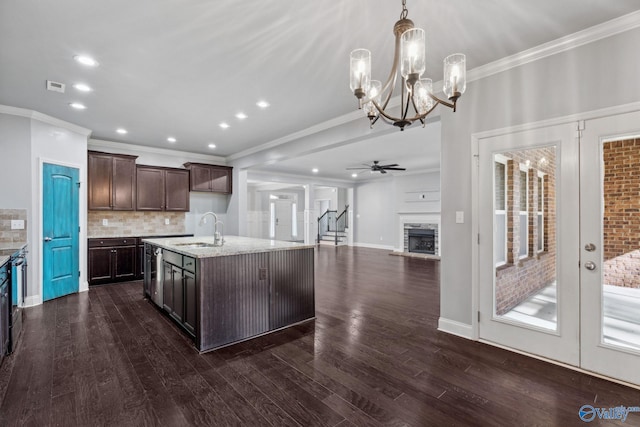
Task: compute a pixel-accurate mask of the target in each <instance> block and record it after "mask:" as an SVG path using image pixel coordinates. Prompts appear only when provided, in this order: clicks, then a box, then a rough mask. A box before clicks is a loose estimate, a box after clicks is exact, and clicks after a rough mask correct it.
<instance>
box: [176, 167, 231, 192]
mask: <svg viewBox="0 0 640 427" xmlns="http://www.w3.org/2000/svg"><path fill="white" fill-rule="evenodd" d="M184 167H185V168H187V169H189V170H190V171H191V184H190V187H189V188H190V189H191V191H207V192H211V193H222V194H231V190H232V179H233V178H232V176H233V174H232V172H233V168H232V167H229V166H218V165H206V164H203V163H185V164H184Z"/></svg>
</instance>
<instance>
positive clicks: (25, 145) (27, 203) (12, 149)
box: [0, 114, 31, 215]
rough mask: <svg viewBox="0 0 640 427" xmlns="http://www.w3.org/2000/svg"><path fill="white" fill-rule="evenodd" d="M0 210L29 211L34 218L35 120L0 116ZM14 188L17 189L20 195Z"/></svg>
mask: <svg viewBox="0 0 640 427" xmlns="http://www.w3.org/2000/svg"><path fill="white" fill-rule="evenodd" d="M0 149H1V150H2V160H0V161H1V167H0V182H2V183H3V185H2V186H0V200H2V202H1V203H0V206H2V208H3V209H27V215H30V208H31V193H30V192H29V191H25V190H27V189H29V188H31V162H30V158H31V120H30V119H28V118H26V117H19V116H13V115H9V114H0ZM10 184H14V185H16V186H17V187H18V188H19V189H20V190H21V191H17V190H16V189H15V188H13V187H12V186H11V185H10Z"/></svg>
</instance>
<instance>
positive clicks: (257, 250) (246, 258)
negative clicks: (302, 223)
mask: <svg viewBox="0 0 640 427" xmlns="http://www.w3.org/2000/svg"><path fill="white" fill-rule="evenodd" d="M224 240H225V242H224V244H223V245H222V246H219V245H214V238H213V237H181V238H162V239H144V240H143V242H144V244H145V276H144V293H145V295H146V296H147V297H149V298H150V300H151V301H152V302H154V303H155V304H156V305H157V306H158V307H159V308H161V309H162V310H163V311H164V312H165V313H167V314H168V315H169V316H170V317H171V318H172V319H173V320H174V321H176V323H177V324H178V325H180V326H181V327H182V328H183V330H184V331H185V332H186V333H187V334H189V335H190V336H191V337H193V339H194V342H195V347H196V348H197V349H198V350H199V351H201V352H202V351H208V350H214V349H217V348H220V347H223V346H227V345H230V344H233V343H236V342H240V341H243V340H246V339H249V338H253V337H256V336H259V335H263V334H265V333H268V332H273V331H275V330H278V329H282V328H285V327H287V326H291V325H293V324H296V323H300V322H303V321H306V320H310V319H313V318H314V317H315V295H314V294H315V293H314V246H313V245H303V244H300V243H293V242H281V241H275V240H265V239H253V238H248V237H238V236H225V238H224Z"/></svg>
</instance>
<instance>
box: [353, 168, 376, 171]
mask: <svg viewBox="0 0 640 427" xmlns="http://www.w3.org/2000/svg"><path fill="white" fill-rule="evenodd" d="M367 169H371V168H347V170H348V171H354V170H358V171H360V170H367Z"/></svg>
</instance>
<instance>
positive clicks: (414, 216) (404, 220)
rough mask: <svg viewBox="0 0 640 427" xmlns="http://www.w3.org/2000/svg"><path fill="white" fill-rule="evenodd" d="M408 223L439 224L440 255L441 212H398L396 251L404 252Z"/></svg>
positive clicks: (438, 253)
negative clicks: (405, 231)
mask: <svg viewBox="0 0 640 427" xmlns="http://www.w3.org/2000/svg"><path fill="white" fill-rule="evenodd" d="M406 224H437V226H438V252H437V253H436V256H440V238H441V237H440V236H441V233H440V212H398V226H397V234H396V235H397V236H398V237H397V242H396V247H395V249H394V252H404V229H405V225H406Z"/></svg>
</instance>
